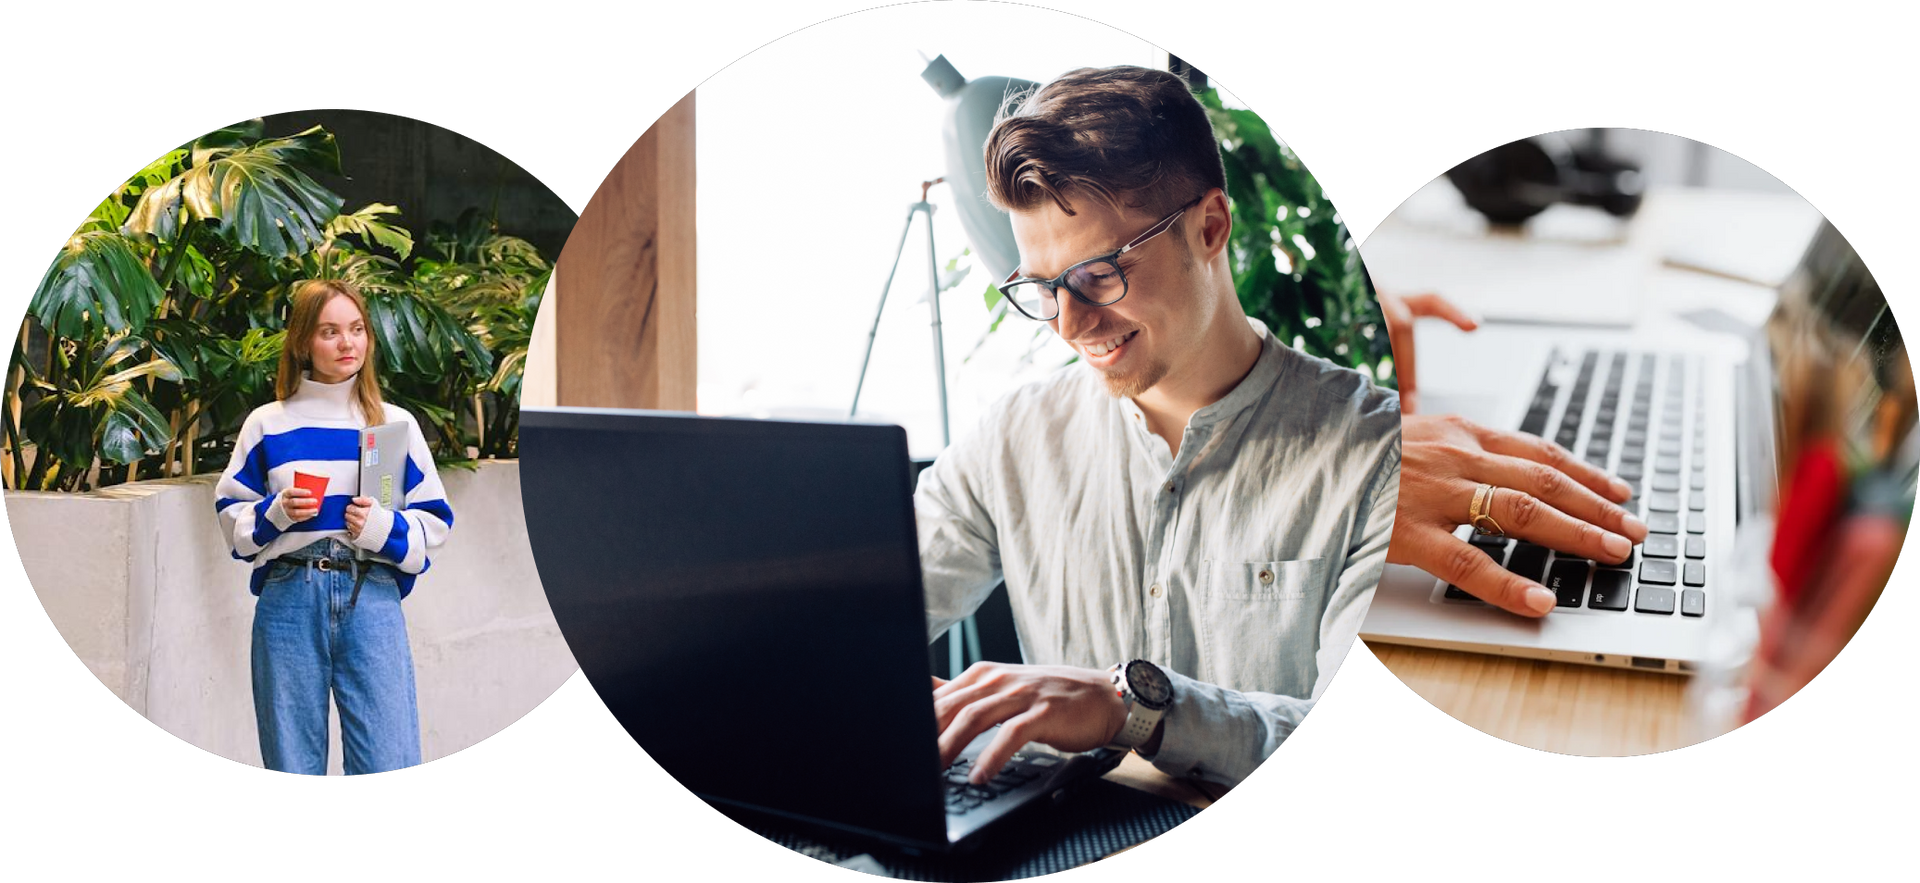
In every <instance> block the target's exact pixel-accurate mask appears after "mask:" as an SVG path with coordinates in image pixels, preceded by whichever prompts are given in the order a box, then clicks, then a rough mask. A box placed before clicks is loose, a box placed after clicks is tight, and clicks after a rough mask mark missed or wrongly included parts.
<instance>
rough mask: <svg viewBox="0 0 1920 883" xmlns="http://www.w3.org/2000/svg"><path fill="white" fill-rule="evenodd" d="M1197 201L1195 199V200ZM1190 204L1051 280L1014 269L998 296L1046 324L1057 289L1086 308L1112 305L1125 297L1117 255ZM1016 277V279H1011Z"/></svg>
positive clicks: (1056, 304) (1056, 306)
mask: <svg viewBox="0 0 1920 883" xmlns="http://www.w3.org/2000/svg"><path fill="white" fill-rule="evenodd" d="M1195 202H1198V200H1195ZM1192 207H1193V203H1191V202H1190V203H1187V205H1186V206H1184V207H1182V208H1181V209H1180V210H1179V211H1177V212H1174V213H1173V214H1171V215H1168V216H1166V217H1165V218H1162V219H1161V220H1160V223H1158V224H1155V225H1153V226H1151V227H1148V228H1147V229H1146V232H1144V233H1141V234H1140V235H1139V236H1136V237H1134V239H1133V241H1132V242H1129V243H1127V244H1126V245H1122V246H1120V247H1119V248H1117V249H1114V250H1113V251H1111V252H1109V253H1107V254H1103V255H1101V256H1099V257H1097V258H1088V259H1086V260H1084V261H1081V262H1080V263H1077V264H1074V265H1073V266H1071V267H1068V268H1067V269H1066V272H1064V273H1061V274H1060V275H1058V276H1055V277H1053V278H1052V279H1038V278H1035V277H1032V276H1019V273H1020V270H1019V269H1018V268H1015V269H1014V271H1013V273H1011V274H1009V275H1008V276H1007V281H1005V282H1002V283H1000V284H999V285H998V286H996V287H997V288H999V289H1000V294H1001V296H1003V297H1005V298H1006V299H1007V302H1008V303H1011V304H1013V308H1014V309H1016V310H1019V311H1020V313H1021V315H1024V316H1026V317H1027V318H1029V319H1033V320H1036V321H1040V322H1050V321H1052V320H1053V319H1054V318H1055V317H1057V316H1059V315H1060V289H1061V288H1065V289H1066V290H1067V291H1069V292H1071V293H1072V294H1073V296H1074V297H1076V298H1079V299H1080V302H1081V303H1083V304H1086V305H1087V306H1090V307H1106V306H1112V305H1114V304H1116V303H1119V302H1120V299H1121V298H1123V297H1126V296H1127V274H1125V273H1123V272H1121V271H1120V260H1119V258H1120V256H1121V255H1123V254H1126V253H1127V252H1130V251H1132V250H1134V249H1136V248H1139V247H1140V246H1142V245H1145V244H1146V242H1147V240H1149V239H1152V238H1153V237H1155V236H1158V235H1160V234H1162V233H1165V232H1167V228H1169V227H1172V226H1173V222H1175V221H1178V220H1180V216H1181V215H1184V214H1186V213H1187V209H1190V208H1192ZM1016 276H1019V278H1015V277H1016Z"/></svg>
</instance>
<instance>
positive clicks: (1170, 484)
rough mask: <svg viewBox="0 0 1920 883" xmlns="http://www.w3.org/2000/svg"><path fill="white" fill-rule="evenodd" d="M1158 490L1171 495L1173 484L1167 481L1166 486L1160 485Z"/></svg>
mask: <svg viewBox="0 0 1920 883" xmlns="http://www.w3.org/2000/svg"><path fill="white" fill-rule="evenodd" d="M1160 489H1161V490H1163V491H1166V492H1167V493H1173V482H1171V481H1169V482H1167V483H1166V484H1163V485H1161V486H1160Z"/></svg>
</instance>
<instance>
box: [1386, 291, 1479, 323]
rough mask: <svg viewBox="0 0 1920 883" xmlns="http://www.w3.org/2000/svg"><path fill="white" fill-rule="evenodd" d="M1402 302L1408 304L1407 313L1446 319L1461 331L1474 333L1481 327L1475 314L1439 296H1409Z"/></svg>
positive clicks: (1402, 299)
mask: <svg viewBox="0 0 1920 883" xmlns="http://www.w3.org/2000/svg"><path fill="white" fill-rule="evenodd" d="M1400 301H1401V302H1402V303H1404V304H1406V307H1407V312H1408V313H1411V314H1412V315H1414V316H1416V317H1419V316H1431V317H1433V318H1436V319H1445V320H1446V321H1447V323H1448V324H1450V325H1452V326H1453V327H1455V328H1458V329H1460V330H1461V331H1472V330H1474V329H1476V328H1479V327H1480V320H1479V319H1476V318H1474V317H1473V314H1471V313H1468V312H1467V311H1466V310H1463V309H1460V308H1459V307H1457V306H1454V304H1453V301H1450V300H1447V299H1446V298H1444V297H1441V296H1440V295H1437V294H1409V295H1407V296H1406V297H1403V298H1401V299H1400Z"/></svg>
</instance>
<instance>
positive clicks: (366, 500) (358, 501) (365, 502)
mask: <svg viewBox="0 0 1920 883" xmlns="http://www.w3.org/2000/svg"><path fill="white" fill-rule="evenodd" d="M353 504H354V505H355V506H360V507H363V508H364V507H369V506H372V505H373V498H372V497H354V498H353Z"/></svg>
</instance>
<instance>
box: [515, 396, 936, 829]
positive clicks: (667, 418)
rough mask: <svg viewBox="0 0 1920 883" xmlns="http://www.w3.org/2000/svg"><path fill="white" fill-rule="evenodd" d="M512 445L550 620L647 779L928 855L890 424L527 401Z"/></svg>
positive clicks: (903, 453) (927, 759)
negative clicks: (641, 753) (667, 779)
mask: <svg viewBox="0 0 1920 883" xmlns="http://www.w3.org/2000/svg"><path fill="white" fill-rule="evenodd" d="M520 444H521V456H522V458H523V459H522V466H521V468H522V470H523V473H524V481H523V482H522V487H523V494H524V501H525V506H526V512H527V531H528V535H529V538H530V539H531V541H532V544H533V551H534V554H535V557H536V559H537V560H538V562H539V568H540V579H541V582H542V583H543V584H544V585H545V588H546V591H547V596H548V598H549V599H550V601H551V603H552V605H553V613H554V618H555V619H556V620H558V621H559V623H560V628H561V631H562V633H563V634H564V635H565V637H566V639H567V644H568V646H569V647H570V648H571V649H572V651H573V654H574V657H575V659H577V660H578V661H579V663H580V669H581V671H583V672H585V673H586V674H587V676H588V678H589V680H591V681H592V683H593V686H594V689H595V690H597V691H598V692H599V694H600V697H601V698H602V699H603V700H604V701H605V702H606V703H607V707H608V708H609V709H610V710H611V711H612V712H613V715H614V717H615V718H616V719H618V720H619V721H620V723H621V725H623V726H625V727H626V729H627V732H628V733H630V734H631V735H632V736H633V738H634V739H635V741H637V742H639V743H640V746H641V747H642V748H644V749H646V751H647V753H648V754H649V755H651V756H652V757H653V759H654V760H655V761H656V762H658V763H659V764H660V766H661V767H662V768H663V769H665V770H666V771H667V772H668V773H670V774H671V775H673V777H674V778H676V779H678V780H679V781H680V783H681V784H683V785H685V786H687V787H688V788H689V789H691V790H693V791H694V792H695V793H697V794H699V795H701V796H702V797H703V798H706V799H708V800H709V801H711V802H716V803H719V804H725V805H734V806H745V807H749V808H754V809H761V810H767V811H771V812H774V813H778V814H782V815H787V816H794V817H802V818H806V819H810V820H816V821H821V822H826V823H829V824H833V825H836V826H840V827H846V828H853V829H859V830H863V831H867V832H871V833H876V834H880V835H882V836H888V837H891V838H895V839H906V840H913V841H919V842H934V843H944V842H945V822H944V813H943V812H942V811H941V809H940V798H941V790H940V789H941V785H940V782H939V778H938V770H939V758H938V754H937V750H936V746H935V738H936V733H935V729H934V720H933V711H932V709H933V704H932V696H931V685H930V682H929V679H928V675H929V672H928V667H927V665H928V663H927V640H926V634H927V626H926V613H925V605H924V600H923V597H922V594H921V584H920V561H919V553H918V545H917V540H916V536H915V531H914V520H913V509H912V496H911V494H912V491H911V486H910V484H909V481H910V478H909V470H910V466H909V462H908V459H907V447H906V435H905V433H904V432H903V431H902V430H901V429H900V428H899V427H894V426H873V425H852V424H816V423H786V422H776V421H763V420H737V419H721V418H705V417H694V416H690V415H680V414H664V413H650V412H631V411H629V412H616V411H587V410H569V409H555V410H536V409H528V410H527V411H526V412H525V416H524V417H523V424H522V427H521V440H520Z"/></svg>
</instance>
